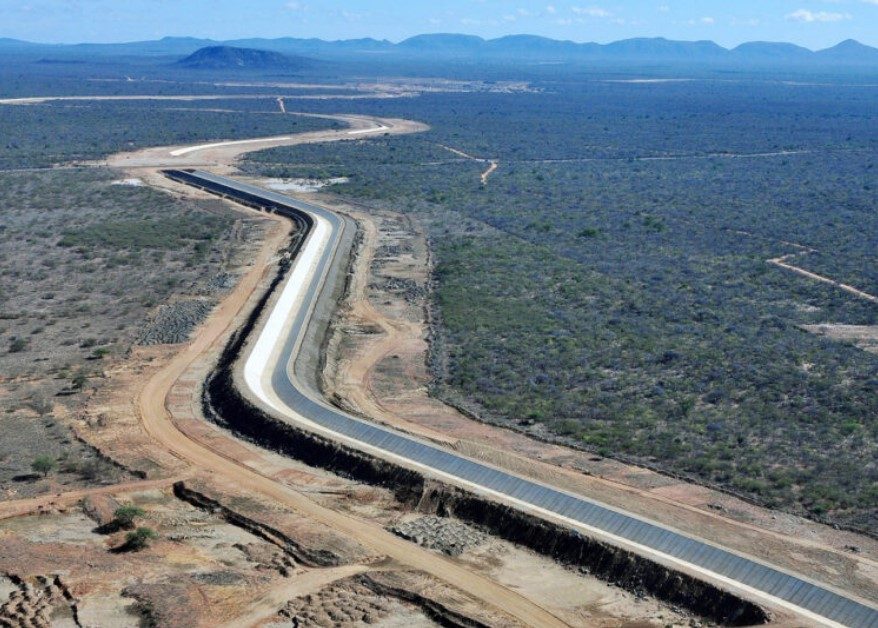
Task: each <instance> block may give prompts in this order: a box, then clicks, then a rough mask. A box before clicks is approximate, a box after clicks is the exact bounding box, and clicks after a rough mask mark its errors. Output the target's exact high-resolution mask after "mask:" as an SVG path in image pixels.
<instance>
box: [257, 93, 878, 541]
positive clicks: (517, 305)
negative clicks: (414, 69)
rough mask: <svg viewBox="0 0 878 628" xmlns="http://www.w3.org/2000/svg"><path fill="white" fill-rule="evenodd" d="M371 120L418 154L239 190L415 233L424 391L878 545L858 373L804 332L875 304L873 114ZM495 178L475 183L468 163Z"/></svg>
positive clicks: (867, 377) (608, 99)
mask: <svg viewBox="0 0 878 628" xmlns="http://www.w3.org/2000/svg"><path fill="white" fill-rule="evenodd" d="M545 88H546V93H544V94H539V95H518V96H515V97H512V96H505V95H478V96H476V95H467V96H447V95H444V96H443V95H439V96H432V97H422V98H420V99H417V100H415V101H409V102H406V103H404V108H403V106H402V105H400V104H399V103H393V102H390V103H370V106H371V108H372V109H373V110H380V111H381V113H382V114H384V115H398V116H403V117H410V118H416V119H420V120H423V121H425V122H428V123H430V124H431V125H432V127H433V128H432V131H431V132H429V133H428V134H423V135H419V136H411V137H403V138H389V139H387V140H375V141H372V142H369V143H366V142H360V143H350V144H344V145H335V146H331V147H322V146H318V145H312V146H300V147H293V148H288V149H273V150H271V151H265V152H263V153H260V154H257V155H254V156H253V159H252V160H251V161H249V162H248V166H247V168H248V169H250V170H251V171H264V172H269V173H270V174H271V175H272V176H303V175H311V174H323V175H326V176H348V177H350V182H349V183H347V184H345V185H342V186H338V187H336V188H334V189H335V190H336V191H338V192H339V193H342V194H346V195H350V196H355V197H358V198H360V199H366V200H369V201H370V202H374V203H378V204H381V205H385V206H389V207H391V208H393V209H396V210H398V211H412V212H416V213H418V214H419V215H421V216H422V217H423V218H424V219H425V220H426V221H427V222H428V223H429V224H430V226H431V239H432V244H433V250H434V253H435V260H436V266H435V279H436V293H435V295H434V296H435V303H436V305H437V314H438V315H439V316H440V317H441V322H442V327H441V329H442V331H441V333H440V335H439V336H438V337H436V338H434V343H433V349H434V352H435V355H434V356H433V363H434V365H435V367H436V371H435V374H436V376H437V383H436V386H435V392H436V393H437V394H439V395H440V396H442V397H444V398H446V399H449V400H451V401H452V402H454V403H458V404H462V405H466V406H467V407H469V408H475V409H476V410H477V411H478V413H479V414H480V415H481V416H482V417H483V418H485V419H486V420H490V421H494V422H500V423H502V424H505V425H510V426H512V427H515V428H516V429H523V430H532V429H534V425H535V424H536V425H544V426H547V427H549V428H550V433H551V434H552V435H554V436H553V437H554V438H557V439H560V440H562V441H563V442H568V443H571V444H575V445H578V446H580V447H584V448H586V449H589V450H592V451H595V452H597V453H600V454H601V455H606V456H613V457H618V458H622V459H626V460H633V461H636V462H639V463H642V464H648V465H650V466H653V467H657V468H660V469H663V470H665V471H668V472H672V473H676V474H682V475H685V476H688V477H692V478H695V479H698V480H700V481H702V482H707V483H710V484H714V485H718V486H721V487H724V488H726V489H729V490H733V491H735V492H738V493H740V494H743V495H746V496H748V497H751V498H753V499H756V500H758V501H760V502H762V503H765V504H768V505H772V506H777V507H782V508H785V509H789V510H792V511H795V512H802V513H807V514H810V515H811V516H817V517H822V518H826V519H829V520H831V521H834V522H839V523H844V524H848V525H853V526H856V527H859V528H861V529H875V527H876V525H878V466H876V460H878V445H876V443H878V356H876V355H874V354H871V353H867V352H865V351H863V350H861V349H858V348H856V347H855V346H853V345H852V344H847V343H843V342H840V341H834V340H830V339H828V338H825V337H820V336H816V335H813V334H811V333H809V332H807V331H805V330H803V328H802V326H803V325H807V324H816V323H842V324H855V325H876V324H878V307H876V306H875V304H873V303H869V302H868V301H865V300H862V299H857V298H856V297H853V296H852V295H850V294H848V293H845V292H843V291H841V290H838V289H836V288H833V287H831V286H829V285H827V284H824V283H819V282H815V281H812V280H809V279H806V278H803V277H801V276H799V275H796V274H794V273H792V272H790V271H788V270H784V269H781V268H778V267H777V266H775V265H772V264H770V263H769V260H771V259H774V258H779V257H782V256H789V257H787V258H786V259H787V261H788V262H789V263H791V264H795V265H797V266H800V267H802V268H805V269H807V270H810V271H812V272H817V273H821V274H825V275H828V276H830V277H833V278H836V279H838V280H840V281H843V282H846V283H849V284H852V285H854V286H857V287H859V288H860V289H862V290H865V291H867V292H870V293H873V294H876V293H878V274H876V273H878V270H876V269H878V264H876V250H878V241H876V239H875V238H876V236H875V234H878V207H876V200H875V199H876V197H875V190H876V189H878V168H876V162H875V150H876V148H878V117H876V113H875V112H876V111H878V108H876V104H878V103H876V101H875V99H874V94H872V92H867V91H865V90H862V89H861V88H844V87H842V86H833V88H832V89H828V88H818V87H804V86H789V85H782V84H781V83H779V82H777V83H774V82H771V81H765V82H753V83H746V82H741V83H725V82H720V81H717V82H714V81H704V82H698V81H696V82H692V83H688V84H657V85H649V84H637V85H624V84H610V83H605V82H602V81H599V80H595V81H584V82H583V83H582V84H580V85H576V84H575V83H574V84H569V85H560V84H549V85H546V86H545ZM441 145H446V146H450V147H454V148H457V149H460V150H462V151H464V152H466V153H468V154H470V155H473V156H476V157H480V158H483V159H485V158H496V159H499V161H500V168H499V170H498V171H497V172H496V173H494V174H493V175H492V177H491V178H490V180H489V183H488V185H487V186H482V185H480V182H479V174H480V172H482V171H484V170H485V169H486V168H487V164H486V163H485V162H484V161H474V160H468V159H466V158H464V157H461V156H460V155H458V154H455V153H453V152H451V151H448V150H446V149H444V148H442V146H441Z"/></svg>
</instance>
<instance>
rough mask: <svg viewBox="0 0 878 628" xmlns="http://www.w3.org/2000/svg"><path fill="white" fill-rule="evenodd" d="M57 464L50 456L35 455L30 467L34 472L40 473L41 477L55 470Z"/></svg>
mask: <svg viewBox="0 0 878 628" xmlns="http://www.w3.org/2000/svg"><path fill="white" fill-rule="evenodd" d="M57 466H58V463H57V462H56V461H55V459H54V458H52V456H37V457H36V458H34V461H33V462H32V463H30V468H31V469H33V470H34V472H35V473H41V474H42V475H43V477H46V476H47V475H49V473H51V472H52V471H54V470H55V468H56V467H57Z"/></svg>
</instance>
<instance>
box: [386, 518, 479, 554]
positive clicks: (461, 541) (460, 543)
mask: <svg viewBox="0 0 878 628" xmlns="http://www.w3.org/2000/svg"><path fill="white" fill-rule="evenodd" d="M390 531H391V532H393V533H394V534H396V535H398V536H401V537H402V538H404V539H406V540H409V541H413V542H415V543H417V544H418V545H421V546H422V547H426V548H427V549H431V550H436V551H439V552H442V553H443V554H448V555H449V556H459V555H460V554H463V553H464V552H466V551H467V550H470V549H472V548H474V547H478V546H479V545H481V544H482V543H484V542H485V541H486V540H487V539H488V536H487V535H486V534H484V533H483V532H480V531H479V530H477V529H475V528H473V527H472V526H468V525H466V524H465V523H461V522H460V521H455V520H454V519H448V518H445V517H436V516H429V517H421V518H420V519H414V520H412V521H406V522H403V523H399V524H397V525H395V526H393V527H392V528H391V529H390Z"/></svg>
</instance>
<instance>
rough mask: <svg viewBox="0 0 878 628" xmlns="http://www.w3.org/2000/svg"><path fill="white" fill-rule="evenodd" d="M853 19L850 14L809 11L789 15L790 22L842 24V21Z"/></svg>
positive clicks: (800, 10) (799, 11)
mask: <svg viewBox="0 0 878 628" xmlns="http://www.w3.org/2000/svg"><path fill="white" fill-rule="evenodd" d="M849 19H851V14H850V13H834V12H832V11H809V10H808V9H799V10H798V11H793V12H792V13H789V14H788V15H787V20H788V21H790V22H807V23H811V22H841V21H842V20H849Z"/></svg>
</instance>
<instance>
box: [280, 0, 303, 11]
mask: <svg viewBox="0 0 878 628" xmlns="http://www.w3.org/2000/svg"><path fill="white" fill-rule="evenodd" d="M284 6H285V7H286V8H287V9H288V10H290V11H307V10H308V7H307V6H306V5H305V4H303V3H301V2H297V1H296V0H290V2H287V3H286V4H285V5H284Z"/></svg>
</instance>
